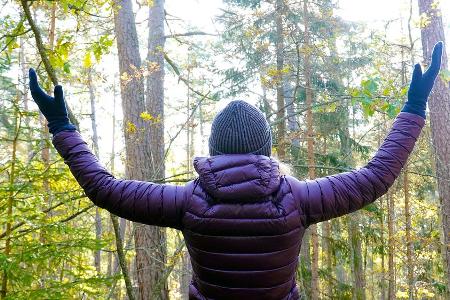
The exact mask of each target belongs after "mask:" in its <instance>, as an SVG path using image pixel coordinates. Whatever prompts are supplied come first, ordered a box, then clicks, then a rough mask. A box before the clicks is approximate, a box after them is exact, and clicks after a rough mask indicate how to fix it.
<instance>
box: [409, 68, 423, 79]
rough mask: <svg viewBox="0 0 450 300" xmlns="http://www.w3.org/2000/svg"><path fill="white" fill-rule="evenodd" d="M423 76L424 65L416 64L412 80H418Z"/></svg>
mask: <svg viewBox="0 0 450 300" xmlns="http://www.w3.org/2000/svg"><path fill="white" fill-rule="evenodd" d="M421 78H422V67H421V66H420V64H416V65H415V66H414V71H413V74H412V80H411V82H416V81H418V80H420V79H421Z"/></svg>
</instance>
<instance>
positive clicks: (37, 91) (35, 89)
mask: <svg viewBox="0 0 450 300" xmlns="http://www.w3.org/2000/svg"><path fill="white" fill-rule="evenodd" d="M28 76H29V79H30V91H31V95H32V96H33V95H35V96H37V97H48V95H47V93H45V92H44V91H43V90H42V89H41V87H40V86H39V83H38V80H37V75H36V71H35V70H34V69H33V68H30V70H29V71H28ZM34 100H36V99H34Z"/></svg>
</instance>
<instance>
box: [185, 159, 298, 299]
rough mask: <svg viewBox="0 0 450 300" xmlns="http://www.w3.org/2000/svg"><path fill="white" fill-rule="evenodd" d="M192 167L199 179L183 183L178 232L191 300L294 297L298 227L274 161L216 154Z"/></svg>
mask: <svg viewBox="0 0 450 300" xmlns="http://www.w3.org/2000/svg"><path fill="white" fill-rule="evenodd" d="M194 165H195V168H196V170H197V172H198V174H199V179H198V180H196V181H194V182H193V183H191V184H190V188H192V193H189V194H190V195H191V196H190V197H188V200H187V201H186V207H185V213H184V217H183V230H182V231H183V235H184V237H185V240H186V245H187V248H188V250H189V254H190V256H191V263H192V269H193V271H194V272H193V276H194V278H193V284H192V285H191V287H190V295H191V298H194V299H203V298H202V295H205V296H206V295H207V297H208V298H212V299H221V298H222V299H238V298H240V299H283V298H285V297H286V295H288V294H292V296H291V298H289V299H295V297H294V296H293V295H297V293H296V292H294V289H295V276H294V275H295V271H296V268H297V260H298V259H297V258H298V253H299V250H300V245H301V240H302V236H303V233H304V230H305V226H304V225H302V217H301V215H300V210H299V207H298V206H297V205H296V203H295V202H294V200H293V196H292V193H291V191H290V187H289V184H288V183H287V180H286V179H285V178H284V177H280V174H279V170H278V163H277V162H276V161H275V160H273V159H270V158H268V157H266V156H262V155H221V156H215V157H211V158H200V159H196V160H195V164H194ZM303 222H304V220H303Z"/></svg>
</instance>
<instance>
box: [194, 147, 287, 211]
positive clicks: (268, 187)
mask: <svg viewBox="0 0 450 300" xmlns="http://www.w3.org/2000/svg"><path fill="white" fill-rule="evenodd" d="M194 168H195V170H196V171H197V173H198V174H199V183H200V186H201V187H202V188H203V189H204V190H205V191H206V192H207V193H208V194H209V195H210V196H212V197H213V198H215V199H218V200H236V201H239V202H256V201H258V200H261V199H262V198H266V197H267V196H269V195H271V194H273V193H274V192H275V191H277V190H278V187H279V185H280V171H279V166H278V162H277V161H275V160H274V159H272V158H269V157H267V156H264V155H254V154H225V155H217V156H212V157H197V158H195V159H194Z"/></svg>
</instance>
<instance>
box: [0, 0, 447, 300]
mask: <svg viewBox="0 0 450 300" xmlns="http://www.w3.org/2000/svg"><path fill="white" fill-rule="evenodd" d="M449 17H450V1H437V0H436V1H435V0H397V1H387V0H378V1H369V0H340V1H336V0H315V1H313V0H223V1H220V0H183V1H181V0H166V1H164V0H93V1H87V0H61V1H44V0H36V1H28V0H20V1H19V0H15V1H8V0H6V1H5V0H0V87H1V88H0V278H1V279H0V280H1V289H0V299H187V293H188V284H189V282H190V278H191V268H190V264H189V257H188V254H187V250H186V249H185V246H184V242H183V238H182V236H181V235H180V233H179V232H176V231H174V230H171V229H158V228H154V227H150V226H143V225H140V224H132V223H129V222H127V221H125V220H122V219H117V218H116V217H114V216H111V215H110V214H109V213H108V212H106V211H104V210H101V209H98V208H96V207H95V206H93V205H92V203H91V202H90V201H89V200H88V199H87V198H86V197H85V196H84V194H83V191H82V190H81V189H80V187H79V186H78V185H77V184H76V181H75V180H74V179H73V177H72V176H71V174H70V172H69V170H68V168H67V167H66V166H65V165H64V163H63V161H62V159H61V158H60V157H59V156H58V155H57V153H56V151H55V150H54V149H53V147H52V146H51V136H50V135H49V133H48V130H47V128H46V126H45V122H44V119H43V117H42V116H41V115H40V114H39V112H38V110H37V106H36V105H35V103H34V102H33V101H32V99H31V96H30V94H29V91H28V68H30V67H33V68H36V69H37V71H38V74H39V77H40V82H41V83H42V85H43V86H44V87H45V88H46V89H47V90H48V91H49V92H50V93H51V91H52V90H53V89H52V87H53V85H55V84H57V83H59V84H62V85H63V87H64V91H65V95H66V101H67V103H68V106H69V108H70V112H71V116H70V117H71V119H72V122H73V123H75V124H77V126H78V128H79V129H80V131H81V133H82V135H83V137H84V138H85V140H86V141H87V142H88V144H89V145H90V146H91V147H92V150H93V151H94V153H95V154H96V155H97V156H98V157H99V160H100V161H101V162H102V163H103V164H104V165H105V166H106V168H107V169H108V170H110V171H111V172H112V173H113V174H114V175H115V176H117V177H127V178H131V179H141V180H147V181H154V182H161V183H163V182H165V183H171V184H185V183H186V182H187V181H189V180H192V179H194V178H195V176H196V174H195V171H194V170H193V167H192V159H193V157H195V156H205V155H207V154H208V151H207V149H208V147H207V141H208V135H209V128H210V124H211V121H212V119H213V117H214V115H215V114H216V113H217V112H218V111H219V110H220V109H221V108H222V107H224V106H225V105H226V104H227V103H228V102H229V101H230V100H234V99H243V100H246V101H248V102H250V103H252V104H254V105H256V106H258V107H259V108H260V109H261V110H262V111H263V112H264V114H265V115H266V117H267V119H268V120H269V122H270V124H271V126H272V129H273V132H274V149H273V153H274V154H275V155H276V157H277V158H278V159H279V160H281V161H282V162H284V163H285V164H286V165H287V166H288V167H289V169H290V172H291V173H292V174H293V175H295V176H297V177H298V178H305V179H306V178H315V177H320V176H326V175H332V174H334V173H336V172H342V171H347V170H351V169H352V168H357V167H361V166H363V165H364V164H365V163H366V162H367V161H368V159H370V157H371V156H372V155H373V154H374V152H375V151H376V149H377V147H378V146H379V145H380V142H381V141H382V139H383V138H384V137H385V136H386V134H387V132H388V130H389V128H390V125H391V123H392V120H393V118H394V117H395V115H396V114H397V113H398V112H399V111H400V109H401V107H402V105H403V103H404V101H405V99H406V93H407V89H408V83H409V80H410V75H411V71H412V67H413V65H414V63H416V62H421V63H422V64H423V66H424V67H426V65H427V64H428V63H429V58H430V57H429V54H430V53H431V49H432V46H433V45H434V43H435V42H437V41H439V40H444V41H445V35H447V37H448V36H449V30H450V23H449V21H448V19H449ZM447 46H448V43H447ZM446 48H447V47H446ZM445 50H446V49H445ZM445 50H444V51H445ZM447 52H448V51H447ZM449 82H450V71H449V70H448V65H447V56H446V55H444V59H443V67H442V72H441V75H440V77H439V79H438V81H437V83H436V86H435V90H434V92H433V94H432V95H431V97H430V98H431V99H430V105H429V112H428V122H427V126H426V128H425V129H424V132H423V134H422V135H421V138H420V140H419V142H418V144H417V146H416V149H415V151H414V153H413V154H412V156H411V158H410V160H409V162H408V165H407V166H405V168H404V171H403V173H402V175H401V177H400V178H399V179H398V180H397V181H396V183H395V184H394V186H393V187H392V189H391V190H390V192H389V193H388V195H386V196H384V197H382V198H381V199H380V200H379V201H377V202H375V203H374V204H371V205H369V206H367V207H366V208H364V209H363V210H362V211H359V212H356V213H353V214H351V215H349V216H346V217H342V218H339V219H335V220H332V221H329V222H324V223H321V224H318V225H317V226H311V227H310V229H309V230H308V233H307V235H306V236H305V238H304V241H303V246H302V252H301V259H300V264H299V268H298V272H297V281H298V283H299V286H300V287H301V291H302V293H303V296H304V297H305V299H396V298H398V299H449V298H450V295H449V293H450V291H449V282H450V280H449V278H450V184H449V183H450V142H448V141H449V140H450V91H449ZM149 158H151V159H149Z"/></svg>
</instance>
